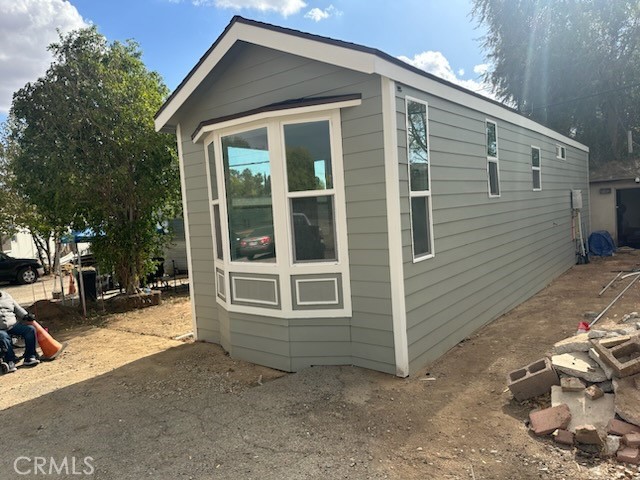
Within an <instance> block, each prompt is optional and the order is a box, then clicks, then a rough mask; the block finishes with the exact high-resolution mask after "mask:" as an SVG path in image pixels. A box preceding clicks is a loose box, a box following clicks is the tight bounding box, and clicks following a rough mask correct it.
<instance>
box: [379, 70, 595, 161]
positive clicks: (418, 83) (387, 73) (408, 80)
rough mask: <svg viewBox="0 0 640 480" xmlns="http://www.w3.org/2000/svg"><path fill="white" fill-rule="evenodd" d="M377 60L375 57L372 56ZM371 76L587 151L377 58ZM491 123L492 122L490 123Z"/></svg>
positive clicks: (525, 120)
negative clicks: (381, 77)
mask: <svg viewBox="0 0 640 480" xmlns="http://www.w3.org/2000/svg"><path fill="white" fill-rule="evenodd" d="M376 58H377V57H376ZM377 60H378V62H376V69H375V73H378V74H379V75H382V76H383V77H388V78H392V79H394V80H395V81H397V82H400V83H403V84H405V85H407V86H410V87H413V88H417V89H418V90H422V91H424V92H426V93H429V94H431V95H434V96H436V97H440V98H443V99H445V100H448V101H451V102H454V103H457V104H459V105H462V106H465V107H468V108H471V109H473V110H477V111H479V112H482V113H484V114H485V115H487V116H490V117H493V118H494V119H498V120H504V121H507V122H509V123H512V124H514V125H518V126H520V127H523V128H527V129H529V130H532V131H534V132H538V133H541V134H542V135H545V136H547V137H549V138H553V139H554V140H556V141H560V142H563V143H566V144H567V145H571V146H572V147H574V148H577V149H578V150H582V151H584V152H588V151H589V147H587V146H586V145H583V144H581V143H579V142H577V141H575V140H573V139H572V138H569V137H566V136H564V135H562V134H560V133H558V132H556V131H554V130H551V129H550V128H548V127H545V126H543V125H540V124H539V123H537V122H534V121H533V120H531V119H529V118H526V117H523V116H522V115H520V114H518V113H515V112H512V111H510V110H507V109H505V108H502V107H500V106H499V105H496V104H494V103H492V102H490V101H488V100H483V99H481V98H478V97H476V96H475V95H470V94H467V93H465V92H463V91H461V90H458V89H455V88H451V87H449V86H447V85H445V84H443V83H440V82H438V81H436V80H432V79H430V78H427V77H424V76H422V75H419V74H417V73H415V72H412V71H410V70H406V69H404V68H402V67H400V66H399V65H395V64H393V63H391V62H388V61H386V60H383V59H381V58H377ZM494 121H495V120H494Z"/></svg>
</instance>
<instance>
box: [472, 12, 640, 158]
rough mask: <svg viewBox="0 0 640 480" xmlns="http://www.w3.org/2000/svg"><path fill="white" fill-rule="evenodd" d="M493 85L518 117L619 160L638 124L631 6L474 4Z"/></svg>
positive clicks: (639, 16) (594, 154) (637, 37)
mask: <svg viewBox="0 0 640 480" xmlns="http://www.w3.org/2000/svg"><path fill="white" fill-rule="evenodd" d="M473 15H474V16H475V18H476V19H477V20H478V21H479V23H480V24H483V25H484V26H486V28H487V30H488V33H487V34H486V36H485V37H484V43H483V45H484V47H485V49H486V50H487V52H488V54H487V56H488V60H489V61H490V64H491V66H492V67H491V70H490V71H489V72H488V73H487V79H488V80H489V81H491V83H492V84H493V86H494V89H495V92H496V94H497V95H498V97H499V98H500V99H502V100H504V101H506V102H507V103H509V104H511V105H513V106H515V108H516V109H517V110H519V111H520V113H522V114H524V115H527V116H530V117H532V118H533V119H535V120H537V121H540V122H542V123H545V124H547V125H549V126H550V127H551V128H554V129H556V130H558V131H560V132H562V133H564V134H566V135H569V136H572V137H574V138H576V139H577V140H579V141H581V142H583V143H585V144H587V145H589V146H590V147H591V158H592V160H593V161H594V162H596V163H602V162H604V161H608V160H613V159H619V158H624V157H625V156H626V151H627V143H626V139H627V131H628V130H632V131H634V132H635V133H639V132H640V130H639V126H640V83H639V82H638V78H639V74H640V51H639V49H638V47H639V42H640V3H638V2H637V0H616V1H610V0H474V9H473Z"/></svg>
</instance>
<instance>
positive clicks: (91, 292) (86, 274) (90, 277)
mask: <svg viewBox="0 0 640 480" xmlns="http://www.w3.org/2000/svg"><path fill="white" fill-rule="evenodd" d="M80 273H81V274H82V282H80V278H78V281H77V283H78V293H79V294H80V295H81V296H82V287H83V284H84V298H85V299H86V300H87V301H88V302H97V301H98V288H97V283H98V282H97V280H98V272H96V269H95V268H83V269H82V272H80Z"/></svg>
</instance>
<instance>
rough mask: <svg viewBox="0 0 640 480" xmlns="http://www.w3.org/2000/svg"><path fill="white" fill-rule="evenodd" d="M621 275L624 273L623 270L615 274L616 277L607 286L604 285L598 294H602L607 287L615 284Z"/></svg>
mask: <svg viewBox="0 0 640 480" xmlns="http://www.w3.org/2000/svg"><path fill="white" fill-rule="evenodd" d="M620 275H622V272H620V273H618V275H616V276H615V278H614V279H613V280H611V281H610V282H609V283H607V286H606V287H604V288H603V289H602V290H600V293H599V294H598V296H600V295H602V294H603V293H604V292H606V291H607V288H609V287H610V286H611V285H613V282H615V281H616V280H617V279H618V278H619V277H620Z"/></svg>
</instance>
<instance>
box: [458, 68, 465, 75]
mask: <svg viewBox="0 0 640 480" xmlns="http://www.w3.org/2000/svg"><path fill="white" fill-rule="evenodd" d="M458 76H459V77H464V68H460V69H458Z"/></svg>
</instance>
